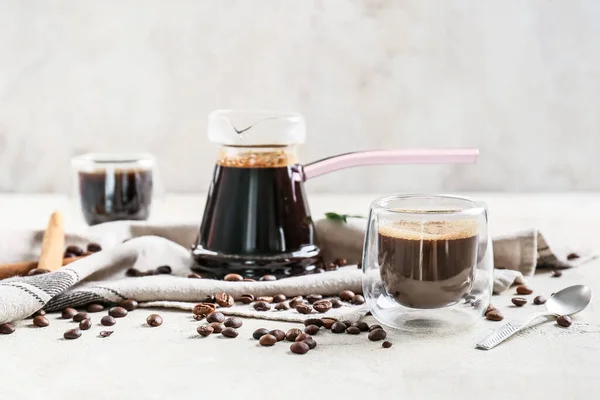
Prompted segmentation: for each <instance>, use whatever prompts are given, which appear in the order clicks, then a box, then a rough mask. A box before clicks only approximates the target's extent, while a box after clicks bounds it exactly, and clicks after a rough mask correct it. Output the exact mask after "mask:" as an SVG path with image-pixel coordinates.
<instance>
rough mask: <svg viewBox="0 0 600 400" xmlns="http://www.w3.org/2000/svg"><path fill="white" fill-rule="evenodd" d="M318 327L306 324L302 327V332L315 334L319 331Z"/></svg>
mask: <svg viewBox="0 0 600 400" xmlns="http://www.w3.org/2000/svg"><path fill="white" fill-rule="evenodd" d="M319 329H320V328H319V327H318V326H317V325H308V326H307V327H306V328H304V333H306V334H308V335H316V334H317V333H319Z"/></svg>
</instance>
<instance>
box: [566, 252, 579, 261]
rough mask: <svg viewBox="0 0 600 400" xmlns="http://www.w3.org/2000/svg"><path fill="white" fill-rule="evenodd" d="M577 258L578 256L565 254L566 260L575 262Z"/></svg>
mask: <svg viewBox="0 0 600 400" xmlns="http://www.w3.org/2000/svg"><path fill="white" fill-rule="evenodd" d="M578 258H579V254H577V253H569V254H567V260H569V261H571V260H577V259H578Z"/></svg>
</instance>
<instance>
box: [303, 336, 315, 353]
mask: <svg viewBox="0 0 600 400" xmlns="http://www.w3.org/2000/svg"><path fill="white" fill-rule="evenodd" d="M302 343H306V344H307V345H308V348H309V349H311V350H312V349H314V348H315V347H317V342H315V340H314V339H312V338H310V339H304V340H303V341H302Z"/></svg>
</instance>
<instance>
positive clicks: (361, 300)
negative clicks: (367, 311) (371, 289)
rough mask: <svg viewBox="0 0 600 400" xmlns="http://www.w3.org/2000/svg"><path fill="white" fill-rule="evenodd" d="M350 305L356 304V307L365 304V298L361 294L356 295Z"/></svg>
mask: <svg viewBox="0 0 600 400" xmlns="http://www.w3.org/2000/svg"><path fill="white" fill-rule="evenodd" d="M352 304H356V305H361V304H365V298H364V297H363V296H362V295H361V294H357V295H355V296H354V297H353V298H352Z"/></svg>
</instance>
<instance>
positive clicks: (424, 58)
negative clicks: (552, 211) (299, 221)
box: [0, 0, 600, 192]
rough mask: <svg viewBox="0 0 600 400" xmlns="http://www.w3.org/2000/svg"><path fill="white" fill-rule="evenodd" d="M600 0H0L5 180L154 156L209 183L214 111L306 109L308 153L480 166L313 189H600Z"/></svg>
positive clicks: (319, 182) (414, 170) (180, 180)
mask: <svg viewBox="0 0 600 400" xmlns="http://www.w3.org/2000/svg"><path fill="white" fill-rule="evenodd" d="M598 21H600V2H598V1H597V0H571V1H567V0H528V1H524V0H507V1H492V0H487V1H485V0H479V1H473V0H453V1H434V0H404V1H400V0H396V1H392V0H389V1H384V0H380V1H375V0H371V1H367V0H364V1H350V0H327V1H326V0H321V1H317V0H312V1H308V0H304V1H300V0H297V1H291V0H252V1H250V0H244V1H242V0H240V1H226V0H220V1H216V0H215V1H199V0H189V1H183V0H182V1H163V0H160V1H159V0H155V1H141V0H140V1H131V0H110V1H95V0H78V1H66V0H62V1H59V0H55V1H50V0H40V1H30V0H0V191H23V192H35V191H61V190H65V189H66V188H67V187H68V180H69V168H68V160H69V158H70V157H71V156H73V155H76V154H80V153H82V152H88V151H100V150H135V149H138V150H147V151H151V152H153V153H155V154H156V155H157V157H158V158H159V161H160V163H161V170H162V174H163V178H164V180H165V183H166V187H167V188H168V189H169V190H171V191H201V190H206V188H207V182H208V180H209V178H210V175H211V172H210V171H211V168H212V163H213V160H214V154H215V148H214V147H213V146H212V145H211V144H210V143H208V141H207V140H206V128H205V127H206V120H207V118H206V117H207V114H208V113H209V112H210V111H211V110H213V109H217V108H238V107H262V108H265V107H266V108H277V109H285V110H295V111H299V112H302V113H304V114H305V115H306V118H307V123H308V127H309V133H308V135H309V139H308V142H307V144H306V145H304V146H303V147H302V149H301V157H302V159H303V160H306V161H310V160H313V159H316V158H319V157H324V156H327V155H330V154H332V153H336V152H346V151H350V150H357V149H366V148H381V147H390V148H392V147H420V146H460V145H465V146H466V145H468V146H478V147H479V148H480V149H481V151H482V157H481V161H480V163H479V165H478V166H477V167H474V166H468V167H464V166H460V167H457V166H447V167H437V166H427V167H398V166H396V167H385V168H379V167H378V168H375V167H373V168H362V169H354V170H352V171H345V172H341V173H336V174H335V175H330V176H327V177H322V178H319V179H315V181H314V182H311V183H310V187H311V189H312V190H315V191H336V192H346V191H379V192H399V191H403V192H406V191H438V190H443V191H452V190H528V191H535V190H568V189H600V162H599V161H598V157H597V155H598V154H599V152H600V51H599V50H600V23H599V22H598Z"/></svg>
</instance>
